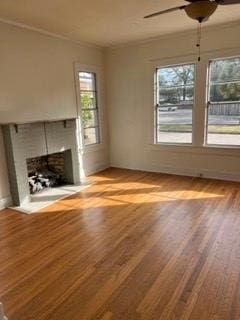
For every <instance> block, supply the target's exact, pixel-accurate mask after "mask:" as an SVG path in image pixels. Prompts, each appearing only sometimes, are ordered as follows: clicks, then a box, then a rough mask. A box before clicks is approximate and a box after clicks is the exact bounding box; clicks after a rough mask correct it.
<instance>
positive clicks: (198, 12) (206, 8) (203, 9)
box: [184, 1, 218, 22]
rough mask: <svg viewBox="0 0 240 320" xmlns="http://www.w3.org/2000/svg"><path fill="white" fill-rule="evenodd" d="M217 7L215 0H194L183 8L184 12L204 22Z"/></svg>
mask: <svg viewBox="0 0 240 320" xmlns="http://www.w3.org/2000/svg"><path fill="white" fill-rule="evenodd" d="M217 7H218V4H217V2H215V1H196V2H193V3H191V4H189V5H188V6H186V7H185V8H184V10H185V12H186V14H187V15H188V16H189V17H190V18H191V19H194V20H197V21H198V22H205V21H207V20H208V19H209V17H210V16H211V15H212V14H213V13H214V12H215V11H216V9H217Z"/></svg>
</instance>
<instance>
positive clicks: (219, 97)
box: [207, 58, 240, 145]
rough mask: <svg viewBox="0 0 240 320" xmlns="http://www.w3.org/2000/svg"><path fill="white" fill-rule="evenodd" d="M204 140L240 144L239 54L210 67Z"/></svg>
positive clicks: (217, 61)
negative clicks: (205, 135) (205, 138)
mask: <svg viewBox="0 0 240 320" xmlns="http://www.w3.org/2000/svg"><path fill="white" fill-rule="evenodd" d="M208 87H209V90H208V123H207V143H208V144H214V145H240V58H231V59H223V60H213V61H211V62H210V67H209V85H208Z"/></svg>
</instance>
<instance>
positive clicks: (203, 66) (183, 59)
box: [146, 48, 240, 154]
mask: <svg viewBox="0 0 240 320" xmlns="http://www.w3.org/2000/svg"><path fill="white" fill-rule="evenodd" d="M231 57H232V58H234V57H240V49H239V48H233V49H229V50H216V51H211V52H210V51H207V52H202V54H201V61H200V62H197V54H196V55H193V54H190V55H186V56H178V57H172V58H164V59H153V60H151V61H149V62H148V63H147V64H146V80H147V81H148V83H150V85H149V87H148V93H147V96H146V99H147V101H148V103H147V104H148V105H149V106H151V107H150V108H149V110H150V111H151V115H149V120H148V145H150V146H152V147H153V148H154V150H156V148H157V149H159V150H160V149H163V150H166V149H169V150H174V149H175V148H178V150H179V149H182V150H183V152H189V150H190V149H193V150H195V151H196V150H197V152H199V151H200V150H201V152H205V151H206V152H209V151H213V152H217V153H218V152H221V151H223V150H224V152H226V154H228V153H229V154H231V153H232V152H234V151H236V152H237V153H239V154H240V146H237V145H212V144H207V143H206V142H207V140H206V134H207V128H206V126H207V116H208V110H207V100H208V95H207V90H208V73H209V62H210V61H211V60H216V59H225V58H231ZM188 63H189V64H191V63H196V75H195V92H194V94H195V99H194V107H193V131H192V134H193V139H192V143H189V144H181V143H161V142H158V143H156V137H155V132H156V127H155V126H156V121H155V72H156V69H157V68H161V67H166V66H172V65H181V64H188ZM153 75H154V76H153ZM153 88H154V90H153ZM153 91H154V94H153ZM153 108H154V109H153ZM150 111H149V112H150ZM196 119H198V121H196ZM153 123H154V127H153ZM152 147H151V149H152Z"/></svg>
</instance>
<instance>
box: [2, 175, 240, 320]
mask: <svg viewBox="0 0 240 320" xmlns="http://www.w3.org/2000/svg"><path fill="white" fill-rule="evenodd" d="M91 180H92V181H94V184H93V185H92V186H90V187H89V188H87V189H85V190H83V191H82V192H81V193H79V194H76V195H74V196H71V197H69V198H67V199H64V200H61V201H59V202H57V203H55V204H53V205H52V206H50V207H48V208H46V209H44V210H42V211H41V212H39V213H35V214H33V215H24V214H20V213H17V212H14V211H12V210H9V209H7V210H4V211H2V212H1V213H0V301H2V302H3V303H4V306H5V311H6V314H7V316H8V317H9V320H85V319H96V320H136V319H139V320H141V319H144V320H145V319H146V320H155V319H156V320H160V319H161V320H169V319H171V320H173V319H174V320H187V319H190V320H239V319H240V184H239V183H234V182H224V181H217V180H207V179H200V178H188V177H180V176H171V175H164V174H155V173H146V172H139V171H128V170H120V169H108V170H105V171H103V172H101V173H99V174H96V175H94V176H92V177H91Z"/></svg>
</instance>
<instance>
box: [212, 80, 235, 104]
mask: <svg viewBox="0 0 240 320" xmlns="http://www.w3.org/2000/svg"><path fill="white" fill-rule="evenodd" d="M210 101H211V102H224V101H226V102H230V101H240V82H235V83H230V82H228V83H224V84H212V85H211V86H210Z"/></svg>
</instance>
